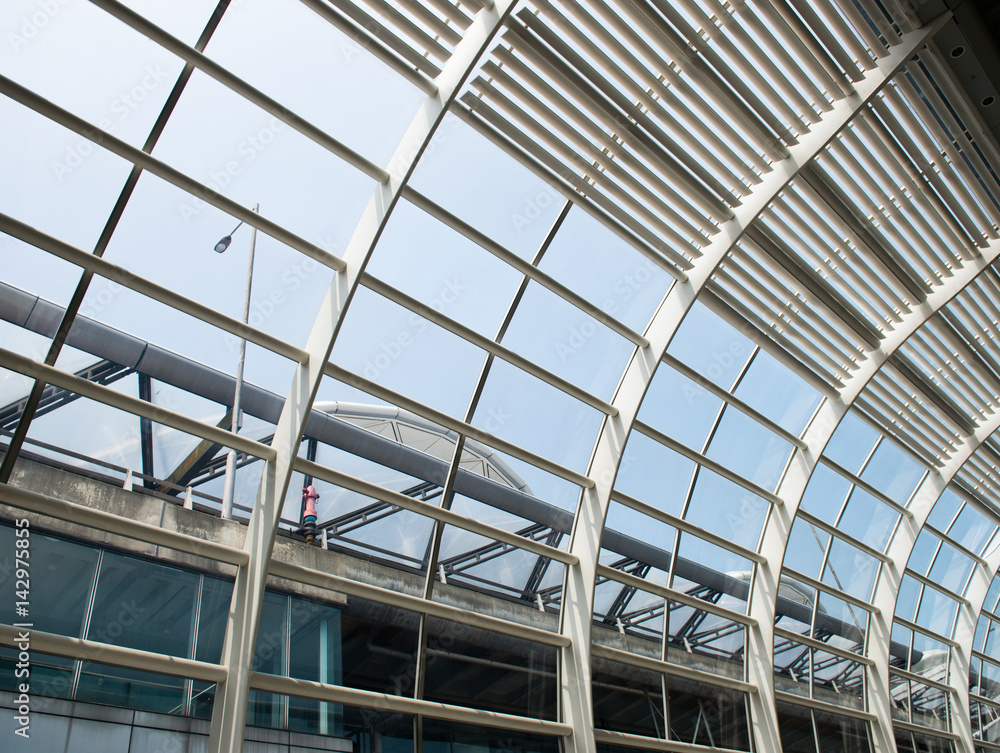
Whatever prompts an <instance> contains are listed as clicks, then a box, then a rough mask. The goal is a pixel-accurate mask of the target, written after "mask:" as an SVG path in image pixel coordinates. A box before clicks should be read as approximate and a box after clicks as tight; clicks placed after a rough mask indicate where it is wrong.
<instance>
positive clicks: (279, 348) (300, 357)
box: [0, 212, 309, 363]
mask: <svg viewBox="0 0 1000 753" xmlns="http://www.w3.org/2000/svg"><path fill="white" fill-rule="evenodd" d="M0 232H4V233H6V234H7V235H9V236H11V237H12V238H17V239H18V240H21V241H24V242H25V243H27V244H29V245H32V246H35V247H36V248H39V249H41V250H43V251H45V252H47V253H49V254H51V255H52V256H56V257H58V258H60V259H64V260H66V261H68V262H69V263H70V264H75V265H76V266H78V267H82V268H83V269H86V270H88V271H90V272H93V273H94V274H96V275H100V276H101V277H103V278H105V279H107V280H112V281H113V282H117V283H120V284H122V285H124V286H125V287H127V288H129V289H130V290H134V291H136V292H137V293H141V294H142V295H145V296H147V297H149V298H151V299H153V300H155V301H159V302H160V303H163V304H165V305H167V306H170V307H171V308H173V309H176V310H177V311H181V312H183V313H185V314H188V315H189V316H193V317H196V318H198V319H201V320H202V321H203V322H207V323H208V324H211V325H212V326H215V327H218V328H219V329H222V330H225V331H226V332H229V333H230V334H233V335H236V336H237V337H241V338H244V339H246V340H248V341H249V342H252V343H254V344H255V345H259V346H260V347H262V348H266V349H267V350H270V351H271V352H272V353H277V354H278V355H280V356H284V357H285V358H288V359H291V360H292V361H298V362H299V363H306V362H307V361H308V360H309V354H308V353H307V352H306V351H304V350H302V349H301V348H296V347H295V346H294V345H292V344H290V343H288V342H286V341H285V340H282V339H281V338H279V337H275V336H274V335H269V334H268V333H266V332H262V331H260V330H258V329H256V328H254V327H251V326H250V325H249V324H245V323H243V322H242V321H240V320H239V319H235V318H233V317H231V316H226V315H225V314H223V313H221V312H219V311H216V310H215V309H213V308H211V307H209V306H206V305H204V304H202V303H198V302H197V301H194V300H192V299H190V298H187V297H185V296H183V295H181V294H180V293H177V292H175V291H174V290H172V289H170V288H167V287H164V286H163V285H159V284H157V283H155V282H151V281H150V280H147V279H145V278H144V277H141V276H139V275H137V274H135V273H134V272H132V271H130V270H128V269H125V268H124V267H120V266H118V265H117V264H112V263H111V262H109V261H106V260H105V259H103V258H102V257H100V256H95V255H94V254H90V253H87V252H86V251H82V250H80V249H78V248H75V247H73V246H71V245H69V244H68V243H65V242H63V241H61V240H59V239H58V238H53V237H52V236H50V235H46V234H45V233H43V232H42V231H40V230H36V229H35V228H33V227H31V226H30V225H26V224H25V223H23V222H21V221H20V220H16V219H14V218H13V217H10V216H8V215H6V214H3V213H2V212H0Z"/></svg>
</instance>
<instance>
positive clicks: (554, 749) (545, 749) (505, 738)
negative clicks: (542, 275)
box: [383, 719, 560, 753]
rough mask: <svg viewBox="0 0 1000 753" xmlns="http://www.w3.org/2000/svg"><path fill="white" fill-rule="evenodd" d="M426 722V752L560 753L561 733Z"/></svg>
mask: <svg viewBox="0 0 1000 753" xmlns="http://www.w3.org/2000/svg"><path fill="white" fill-rule="evenodd" d="M423 726H424V734H423V743H424V750H425V751H427V753H510V752H511V751H519V753H559V749H560V748H559V738H558V737H543V736H542V735H534V734H530V733H528V732H514V731H511V730H491V729H488V728H486V727H482V726H479V725H477V726H475V727H472V726H469V725H468V724H455V723H454V722H444V721H441V720H438V719H424V723H423ZM383 751H385V749H384V748H383ZM393 753H396V752H395V751H393Z"/></svg>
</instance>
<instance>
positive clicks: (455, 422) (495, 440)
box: [324, 363, 594, 488]
mask: <svg viewBox="0 0 1000 753" xmlns="http://www.w3.org/2000/svg"><path fill="white" fill-rule="evenodd" d="M324 371H325V372H326V374H327V376H329V377H331V378H333V379H336V380H338V381H341V382H344V383H345V384H348V385H350V386H352V387H356V388H357V389H359V390H362V391H363V392H367V393H368V394H370V395H373V396H374V397H377V398H379V399H380V400H385V401H386V402H387V403H391V404H392V405H395V406H398V407H400V408H402V409H403V410H408V411H410V412H411V413H413V414H414V415H417V416H420V417H421V418H424V419H426V420H428V421H431V422H432V423H436V424H439V425H440V426H443V427H445V428H446V429H451V430H452V431H454V432H456V433H458V434H461V435H463V436H466V437H468V438H470V439H474V440H476V441H477V442H480V443H481V444H484V445H486V446H487V447H490V448H492V449H494V450H497V451H499V452H503V453H505V454H507V455H510V456H512V457H514V458H517V459H518V460H521V461H523V462H525V463H528V464H529V465H533V466H536V467H537V468H541V469H542V470H543V471H547V472H548V473H551V474H552V475H554V476H558V477H559V478H561V479H563V480H565V481H569V482H570V483H571V484H575V485H577V486H581V487H588V488H589V487H592V486H593V485H594V482H593V480H591V479H590V478H588V477H587V476H584V475H583V474H581V473H577V472H576V471H572V470H570V469H569V468H565V467H563V466H561V465H559V464H558V463H554V462H553V461H551V460H549V459H548V458H544V457H542V456H541V455H536V454H535V453H533V452H529V451H528V450H525V449H523V448H522V447H520V446H519V445H516V444H513V443H511V442H507V441H506V440H503V439H500V438H499V437H496V436H494V435H492V434H489V433H487V432H485V431H483V430H482V429H479V428H477V427H475V426H473V425H472V424H469V423H466V422H465V421H460V420H459V419H457V418H454V417H452V416H449V415H448V414H447V413H442V412H440V411H436V410H434V409H433V408H430V407H429V406H426V405H424V404H423V403H420V402H418V401H417V400H414V399H413V398H410V397H406V396H405V395H402V394H400V393H398V392H395V391H393V390H390V389H389V388H387V387H383V386H382V385H380V384H378V383H376V382H372V381H371V380H369V379H365V378H364V377H362V376H358V375H357V374H354V373H352V372H350V371H348V370H347V369H344V368H342V367H340V366H336V365H334V364H332V363H327V364H326V366H325V368H324Z"/></svg>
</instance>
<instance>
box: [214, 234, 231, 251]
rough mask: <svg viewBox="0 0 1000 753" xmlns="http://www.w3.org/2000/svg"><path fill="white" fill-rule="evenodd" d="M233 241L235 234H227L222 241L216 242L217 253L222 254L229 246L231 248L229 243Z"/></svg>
mask: <svg viewBox="0 0 1000 753" xmlns="http://www.w3.org/2000/svg"><path fill="white" fill-rule="evenodd" d="M232 242H233V236H231V235H227V236H226V237H225V238H223V239H222V240H221V241H219V242H218V243H216V244H215V253H217V254H221V253H222V252H224V251H225V250H226V249H227V248H229V244H230V243H232Z"/></svg>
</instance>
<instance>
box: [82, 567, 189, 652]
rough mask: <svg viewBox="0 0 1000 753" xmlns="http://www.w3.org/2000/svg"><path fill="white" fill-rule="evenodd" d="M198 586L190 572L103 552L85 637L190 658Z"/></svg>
mask: <svg viewBox="0 0 1000 753" xmlns="http://www.w3.org/2000/svg"><path fill="white" fill-rule="evenodd" d="M197 588H198V576H197V575H195V574H194V573H192V572H189V571H186V570H181V569H179V568H176V567H169V566H167V565H163V564H160V563H155V562H148V561H146V560H140V559H136V558H134V557H128V556H125V555H122V554H116V553H114V552H108V551H105V553H104V557H103V559H102V561H101V569H100V573H99V574H98V577H97V591H96V593H95V595H94V611H93V614H92V615H91V618H90V627H89V629H88V631H87V638H88V639H90V640H93V641H99V642H101V643H110V644H112V645H115V646H126V647H128V648H136V649H140V650H142V651H154V652H156V653H161V654H167V655H169V656H183V657H190V656H191V655H192V653H193V646H192V639H193V636H194V604H195V597H196V594H197Z"/></svg>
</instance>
